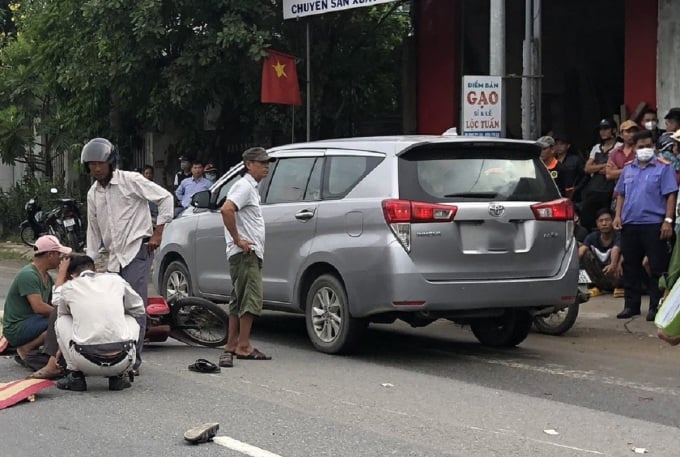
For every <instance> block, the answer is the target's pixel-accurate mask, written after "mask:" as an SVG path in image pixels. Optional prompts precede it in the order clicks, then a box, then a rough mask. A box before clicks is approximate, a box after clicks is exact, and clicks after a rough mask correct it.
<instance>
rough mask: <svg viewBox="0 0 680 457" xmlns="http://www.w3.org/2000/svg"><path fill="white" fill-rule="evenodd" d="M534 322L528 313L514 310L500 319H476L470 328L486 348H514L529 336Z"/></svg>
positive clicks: (508, 311)
mask: <svg viewBox="0 0 680 457" xmlns="http://www.w3.org/2000/svg"><path fill="white" fill-rule="evenodd" d="M532 321H533V320H532V318H531V315H530V314H529V313H528V312H527V311H524V310H518V309H512V310H507V311H506V312H505V314H503V315H502V316H499V317H489V318H484V319H475V320H473V321H471V322H470V328H471V329H472V333H473V334H474V335H475V337H477V339H478V340H479V342H480V343H482V344H483V345H485V346H490V347H513V346H517V345H518V344H519V343H521V342H522V341H524V339H525V338H526V337H527V335H529V330H531V323H532Z"/></svg>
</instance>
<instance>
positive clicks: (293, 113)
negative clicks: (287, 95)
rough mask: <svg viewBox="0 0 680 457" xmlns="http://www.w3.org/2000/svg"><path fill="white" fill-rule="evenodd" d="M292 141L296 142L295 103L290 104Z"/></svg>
mask: <svg viewBox="0 0 680 457" xmlns="http://www.w3.org/2000/svg"><path fill="white" fill-rule="evenodd" d="M290 116H291V119H292V120H291V122H290V142H291V143H295V105H290Z"/></svg>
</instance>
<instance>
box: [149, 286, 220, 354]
mask: <svg viewBox="0 0 680 457" xmlns="http://www.w3.org/2000/svg"><path fill="white" fill-rule="evenodd" d="M146 315H147V324H146V337H145V341H148V342H162V341H166V340H167V339H168V337H171V338H174V339H176V340H178V341H181V342H183V343H186V344H191V345H196V344H198V345H201V346H208V347H219V346H224V345H225V344H227V336H228V325H229V314H228V313H227V311H226V309H224V308H223V307H221V306H220V305H218V304H216V303H213V302H211V301H209V300H206V299H204V298H200V297H184V298H177V299H171V300H170V302H169V303H168V302H166V301H165V299H164V298H163V297H149V303H148V305H147V307H146Z"/></svg>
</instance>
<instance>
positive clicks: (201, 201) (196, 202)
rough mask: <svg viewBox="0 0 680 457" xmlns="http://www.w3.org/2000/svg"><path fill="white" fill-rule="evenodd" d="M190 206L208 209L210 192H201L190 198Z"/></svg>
mask: <svg viewBox="0 0 680 457" xmlns="http://www.w3.org/2000/svg"><path fill="white" fill-rule="evenodd" d="M191 206H193V207H194V208H206V209H210V191H209V190H202V191H200V192H196V193H195V194H194V195H192V196H191Z"/></svg>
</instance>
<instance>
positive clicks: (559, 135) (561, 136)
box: [553, 132, 571, 144]
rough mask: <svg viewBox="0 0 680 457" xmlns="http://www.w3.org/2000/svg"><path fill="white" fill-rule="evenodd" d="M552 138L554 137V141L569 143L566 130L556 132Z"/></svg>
mask: <svg viewBox="0 0 680 457" xmlns="http://www.w3.org/2000/svg"><path fill="white" fill-rule="evenodd" d="M553 138H554V139H555V143H558V142H559V143H565V144H571V139H570V138H569V135H567V133H566V132H556V133H555V135H554V136H553Z"/></svg>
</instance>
